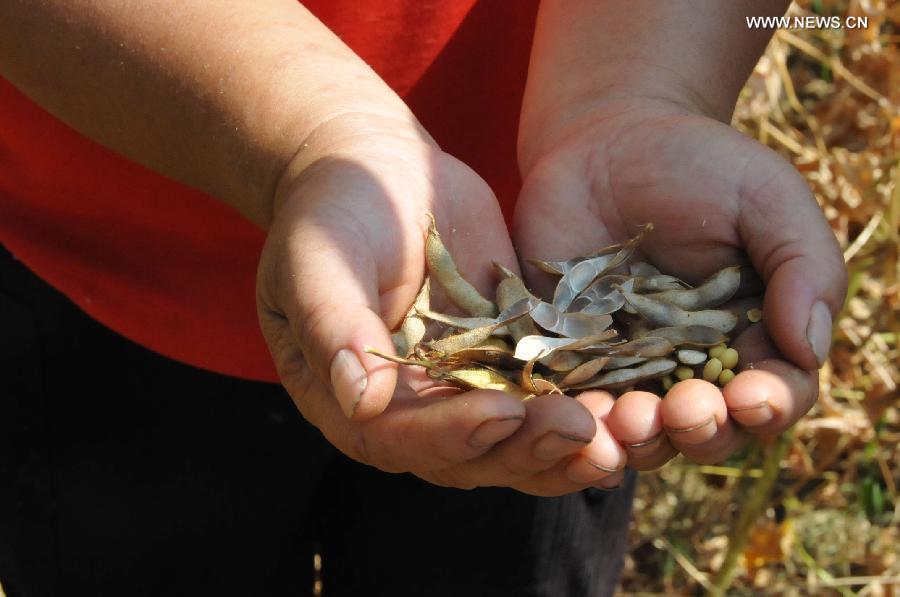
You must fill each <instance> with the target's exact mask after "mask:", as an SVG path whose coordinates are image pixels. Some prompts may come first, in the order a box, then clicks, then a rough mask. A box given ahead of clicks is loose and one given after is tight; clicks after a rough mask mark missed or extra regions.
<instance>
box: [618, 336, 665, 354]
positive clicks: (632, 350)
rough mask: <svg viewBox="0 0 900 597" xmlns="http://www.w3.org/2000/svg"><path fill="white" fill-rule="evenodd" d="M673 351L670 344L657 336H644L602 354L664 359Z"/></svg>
mask: <svg viewBox="0 0 900 597" xmlns="http://www.w3.org/2000/svg"><path fill="white" fill-rule="evenodd" d="M673 350H675V347H674V346H672V343H671V342H669V341H668V340H667V339H665V338H661V337H659V336H645V337H644V338H638V339H636V340H629V341H628V342H625V343H623V344H614V345H612V346H610V347H609V348H608V349H606V350H603V351H602V353H603V354H605V355H608V356H635V357H664V356H668V355H669V354H671V353H672V351H673Z"/></svg>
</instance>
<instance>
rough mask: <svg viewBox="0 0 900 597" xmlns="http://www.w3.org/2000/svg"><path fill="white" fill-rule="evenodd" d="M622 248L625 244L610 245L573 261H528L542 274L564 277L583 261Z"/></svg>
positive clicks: (574, 258)
mask: <svg viewBox="0 0 900 597" xmlns="http://www.w3.org/2000/svg"><path fill="white" fill-rule="evenodd" d="M622 247H623V244H622V243H618V244H615V245H610V246H608V247H603V248H602V249H599V250H597V251H594V252H592V253H588V254H587V255H582V256H580V257H573V258H572V259H566V260H563V261H544V260H542V259H529V260H528V261H529V263H531V264H532V265H534V266H535V267H537V268H538V269H539V270H541V271H542V272H546V273H548V274H553V275H556V276H563V275H565V274H566V273H568V272H569V270H571V269H572V268H573V267H575V266H576V265H578V264H579V263H581V262H582V261H587V260H588V259H593V258H594V257H600V256H601V255H608V254H610V253H615V252H617V251H619V250H620V249H621V248H622Z"/></svg>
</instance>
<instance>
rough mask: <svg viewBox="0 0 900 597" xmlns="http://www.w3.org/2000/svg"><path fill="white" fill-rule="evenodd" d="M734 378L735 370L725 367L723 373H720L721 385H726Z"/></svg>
mask: <svg viewBox="0 0 900 597" xmlns="http://www.w3.org/2000/svg"><path fill="white" fill-rule="evenodd" d="M732 379H734V371H732V370H731V369H723V370H722V372H721V373H719V385H720V386H724V385H725V384H727V383H728V382H729V381H731V380H732Z"/></svg>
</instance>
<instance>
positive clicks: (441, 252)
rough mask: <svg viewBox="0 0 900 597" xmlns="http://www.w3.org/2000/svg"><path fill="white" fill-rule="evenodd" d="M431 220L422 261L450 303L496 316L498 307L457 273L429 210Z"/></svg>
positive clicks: (471, 313)
mask: <svg viewBox="0 0 900 597" xmlns="http://www.w3.org/2000/svg"><path fill="white" fill-rule="evenodd" d="M429 217H430V218H431V224H430V225H429V226H428V233H427V235H426V238H425V262H426V264H427V265H428V271H429V272H430V273H431V276H432V277H433V278H434V279H435V280H436V281H437V283H438V284H440V285H441V288H443V289H444V291H445V292H446V293H447V298H449V299H450V300H451V301H452V302H453V304H455V305H456V306H457V307H459V308H460V309H462V310H463V311H465V312H466V313H468V314H469V315H472V316H475V317H496V315H497V307H496V305H494V303H492V302H491V301H489V300H488V299H486V298H484V297H483V296H481V294H480V293H479V292H478V290H476V289H475V287H474V286H472V285H471V284H470V283H469V282H468V280H466V279H465V278H463V277H462V275H460V273H459V270H457V269H456V263H455V262H454V261H453V256H452V255H450V251H448V250H447V247H445V246H444V243H443V241H442V240H441V235H440V234H438V231H437V226H436V224H435V222H434V216H432V215H431V214H429Z"/></svg>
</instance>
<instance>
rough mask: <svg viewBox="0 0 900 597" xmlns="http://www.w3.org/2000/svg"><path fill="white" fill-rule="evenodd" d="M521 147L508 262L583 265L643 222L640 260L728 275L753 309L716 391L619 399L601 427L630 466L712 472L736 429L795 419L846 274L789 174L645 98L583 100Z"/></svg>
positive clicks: (814, 384) (747, 147)
mask: <svg viewBox="0 0 900 597" xmlns="http://www.w3.org/2000/svg"><path fill="white" fill-rule="evenodd" d="M528 149H530V151H526V152H524V153H525V154H527V155H529V160H528V163H527V164H523V170H524V173H523V174H524V186H523V189H522V193H521V195H520V198H519V202H518V204H517V207H516V210H517V211H516V215H515V228H514V241H515V246H516V248H517V251H518V252H519V255H520V257H521V258H530V257H535V258H542V259H561V258H569V257H573V256H577V255H582V254H585V253H588V252H589V251H591V250H594V249H596V248H599V247H602V246H605V245H608V244H611V243H614V242H619V241H622V240H625V239H627V238H629V237H631V236H633V235H634V234H635V233H636V232H637V231H638V230H639V229H640V228H641V226H643V225H644V224H646V223H652V224H653V225H654V227H655V228H654V230H653V232H651V233H650V234H648V235H647V236H646V238H645V240H644V241H643V242H642V244H641V249H640V251H641V253H642V256H643V258H644V259H645V260H647V261H649V262H650V263H652V264H654V265H656V266H657V267H659V269H660V270H662V271H663V272H665V273H669V274H673V275H675V276H678V277H680V278H682V279H684V280H686V281H688V282H690V283H693V284H696V283H699V282H701V281H702V280H703V279H704V278H705V277H707V276H708V275H710V274H712V273H713V272H715V271H717V270H718V269H720V268H723V267H726V266H729V265H736V264H739V265H742V266H743V268H742V284H741V289H740V290H739V293H738V296H737V300H738V303H739V304H740V305H741V306H743V307H744V308H746V307H750V306H753V305H754V304H759V305H761V306H762V307H763V321H762V323H760V324H754V325H750V326H749V327H747V328H746V329H744V330H743V331H741V332H740V333H739V334H738V336H737V337H736V338H734V339H733V340H732V342H731V344H732V345H733V346H734V347H735V348H737V349H738V351H739V353H740V355H741V365H740V368H741V369H742V371H741V372H740V373H738V375H737V376H736V377H735V378H734V379H733V380H732V381H731V382H730V383H729V384H728V385H727V386H726V387H725V388H724V390H722V391H719V390H717V389H716V388H715V387H714V386H712V385H711V384H707V383H706V382H704V381H701V380H689V381H686V382H681V383H680V384H676V386H675V387H674V388H673V390H672V391H670V392H668V393H667V394H666V396H665V397H663V398H659V397H657V396H654V395H653V394H649V393H646V392H629V393H626V394H624V395H623V396H621V397H619V398H618V400H617V401H616V403H615V406H614V407H613V408H612V409H611V411H610V413H609V415H608V416H607V420H606V424H607V425H608V427H609V429H610V430H611V431H612V433H613V435H614V436H615V437H616V438H617V439H618V440H619V441H620V442H621V443H622V444H623V445H624V446H625V448H626V451H627V453H628V461H629V466H633V467H635V468H639V469H648V468H655V467H658V466H660V465H662V464H663V463H665V462H666V461H667V460H668V459H670V458H671V457H672V456H674V455H675V454H676V453H677V451H679V450H680V451H681V452H683V453H684V454H685V455H686V456H688V457H689V458H691V459H693V460H695V461H699V462H718V461H721V460H723V459H725V458H726V457H727V456H729V455H730V454H731V453H732V452H734V451H735V450H736V449H738V448H739V447H740V446H741V445H742V444H743V443H744V441H745V440H746V439H747V438H748V437H749V436H750V435H754V434H757V435H771V434H777V433H780V432H782V431H783V430H785V429H787V428H788V427H789V426H791V425H793V424H794V423H795V422H796V421H797V420H798V419H799V418H800V417H801V416H802V415H803V414H804V413H806V412H807V410H809V408H810V407H811V406H812V404H813V403H814V401H815V399H816V397H817V392H818V376H817V373H816V370H817V369H818V368H819V367H820V366H821V365H822V363H823V362H824V360H825V358H826V356H827V353H828V349H829V344H830V340H831V324H832V318H833V317H834V315H835V314H836V313H837V311H838V310H839V309H840V307H841V304H842V301H843V297H844V293H845V290H846V270H845V267H844V262H843V259H842V257H841V253H840V251H839V249H838V246H837V243H836V241H835V239H834V236H833V234H832V233H831V230H830V228H829V226H828V224H827V222H826V220H825V219H824V217H823V215H822V213H821V211H820V210H819V208H818V206H817V205H816V202H815V200H814V198H813V196H812V194H811V192H810V191H809V189H808V187H807V186H806V184H805V183H804V181H803V179H802V178H801V177H800V175H799V174H798V173H797V172H796V171H795V170H794V169H793V168H792V167H791V166H790V164H788V163H787V162H786V161H785V160H783V159H782V158H781V157H779V156H778V155H777V154H776V153H774V152H773V151H771V150H769V149H767V148H766V147H764V146H762V145H761V144H759V143H757V142H756V141H753V140H751V139H749V138H747V137H745V136H743V135H741V134H740V133H738V132H737V131H735V130H733V129H732V128H730V127H728V126H726V125H724V124H722V123H720V122H717V121H715V120H713V119H711V118H707V117H705V116H702V115H698V114H695V113H692V112H691V111H690V110H689V109H687V108H685V107H682V106H681V105H678V104H675V103H672V102H668V101H663V100H655V99H641V100H631V101H626V100H621V101H618V102H610V103H607V104H605V105H602V106H597V107H595V108H593V109H592V110H588V111H585V113H583V114H582V115H581V116H580V117H579V118H577V119H576V120H573V121H572V122H570V123H569V125H568V128H567V130H566V131H563V132H561V133H560V134H558V135H556V136H554V137H553V142H552V144H550V145H548V146H547V147H545V148H541V149H540V150H539V151H534V150H533V148H528ZM525 275H526V277H527V278H528V279H529V281H530V282H531V284H532V286H534V287H535V288H537V289H542V290H544V291H545V292H546V291H547V290H548V289H549V288H550V287H551V286H552V280H549V279H548V278H547V277H546V276H545V275H544V274H540V273H539V272H537V271H535V270H534V269H532V268H531V267H530V266H526V271H525Z"/></svg>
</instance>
